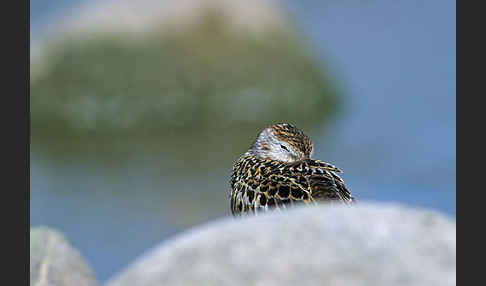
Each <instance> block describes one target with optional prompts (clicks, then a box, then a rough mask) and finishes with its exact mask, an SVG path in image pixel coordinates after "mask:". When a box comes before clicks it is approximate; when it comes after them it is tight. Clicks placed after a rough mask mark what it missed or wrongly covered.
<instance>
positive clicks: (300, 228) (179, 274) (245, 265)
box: [107, 203, 456, 286]
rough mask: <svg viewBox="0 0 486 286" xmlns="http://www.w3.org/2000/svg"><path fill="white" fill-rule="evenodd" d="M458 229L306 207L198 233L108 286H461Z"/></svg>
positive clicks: (434, 219) (409, 214)
mask: <svg viewBox="0 0 486 286" xmlns="http://www.w3.org/2000/svg"><path fill="white" fill-rule="evenodd" d="M455 284H456V225H455V221H453V220H451V219H449V218H447V217H444V216H443V215H441V214H438V213H435V212H432V211H428V210H420V209H411V208H408V207H404V206H400V205H381V204H366V203H360V204H359V205H357V206H355V207H351V208H349V207H342V206H335V207H326V206H324V207H316V208H301V209H295V210H292V211H287V212H283V213H273V214H270V215H262V216H258V217H251V218H244V219H232V218H226V219H222V220H219V221H215V222H211V223H208V224H206V225H202V226H200V227H196V228H194V229H192V230H190V231H188V232H185V233H183V234H181V235H179V236H177V237H175V238H173V239H172V240H171V241H168V242H167V243H162V244H161V245H159V246H157V247H156V248H154V249H153V250H151V251H149V252H148V253H147V254H145V255H144V256H142V257H141V258H139V259H138V260H137V261H135V262H134V263H133V265H131V266H129V267H128V269H126V270H125V271H123V272H122V273H121V274H120V275H118V276H117V277H114V278H113V279H112V280H110V281H109V282H108V283H107V285H108V286H129V285H130V286H131V285H139V286H154V285H265V286H271V285H279V286H281V285H299V286H303V285H328V286H332V285H346V286H354V285H374V286H377V285H378V286H379V285H386V286H389V285H394V286H397V285H414V286H417V285H427V286H431V285H440V286H446V285H455Z"/></svg>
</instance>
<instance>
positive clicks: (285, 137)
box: [246, 123, 313, 163]
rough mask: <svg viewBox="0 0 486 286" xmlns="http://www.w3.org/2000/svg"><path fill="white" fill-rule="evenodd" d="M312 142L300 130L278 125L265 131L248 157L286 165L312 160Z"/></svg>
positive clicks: (281, 124)
mask: <svg viewBox="0 0 486 286" xmlns="http://www.w3.org/2000/svg"><path fill="white" fill-rule="evenodd" d="M312 150H313V146H312V141H311V140H310V138H309V137H308V136H307V135H305V134H304V132H302V131H301V130H300V129H298V128H296V127H295V126H293V125H291V124H287V123H277V124H273V125H272V126H270V127H268V128H265V129H263V131H262V132H260V134H259V135H258V137H257V138H256V140H255V142H253V145H252V146H251V147H250V149H249V150H248V152H247V153H246V154H247V155H252V156H257V157H260V158H262V159H272V160H277V161H281V162H286V163H292V162H295V161H299V160H304V159H310V158H311V156H312Z"/></svg>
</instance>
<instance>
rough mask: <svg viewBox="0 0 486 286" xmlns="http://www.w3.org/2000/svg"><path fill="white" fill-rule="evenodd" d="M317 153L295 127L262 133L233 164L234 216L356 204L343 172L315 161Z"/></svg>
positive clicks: (307, 138) (268, 129)
mask: <svg viewBox="0 0 486 286" xmlns="http://www.w3.org/2000/svg"><path fill="white" fill-rule="evenodd" d="M288 149H292V150H288ZM312 149H313V148H312V142H311V140H310V138H309V137H307V136H306V135H305V134H304V133H303V132H302V131H301V130H299V129H297V128H296V127H294V126H292V125H290V124H282V123H281V124H275V125H272V126H270V127H269V128H267V129H265V130H264V131H262V133H260V135H259V137H258V138H257V139H256V140H255V142H254V143H253V145H252V147H251V148H250V149H249V150H248V152H246V153H245V154H244V155H243V156H241V157H240V158H239V159H238V160H237V161H236V163H235V164H234V166H233V171H232V175H231V193H230V207H231V213H232V214H233V215H239V214H242V213H257V212H259V211H267V210H270V209H285V208H288V207H290V206H293V205H297V204H316V203H319V202H341V203H352V202H354V198H353V196H352V195H351V194H350V192H349V191H348V190H347V189H346V187H345V186H344V183H343V181H342V180H341V178H340V177H339V176H338V175H337V173H340V172H341V171H340V170H339V169H338V168H336V167H335V166H333V165H331V164H328V163H325V162H323V161H319V160H314V159H311V158H310V157H311V155H312ZM279 152H283V154H287V153H288V156H287V157H285V156H283V155H282V154H279ZM281 155H282V156H281Z"/></svg>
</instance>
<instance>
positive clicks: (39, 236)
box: [30, 227, 99, 286]
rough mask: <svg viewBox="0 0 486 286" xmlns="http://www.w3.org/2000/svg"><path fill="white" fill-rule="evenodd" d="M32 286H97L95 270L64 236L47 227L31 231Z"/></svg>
mask: <svg viewBox="0 0 486 286" xmlns="http://www.w3.org/2000/svg"><path fill="white" fill-rule="evenodd" d="M30 285H33V286H64V285H65V286H96V285H99V284H98V282H97V281H96V278H95V277H94V274H93V271H92V270H91V268H90V267H89V266H88V264H87V263H86V262H85V261H84V258H83V257H82V256H81V254H79V252H78V251H77V250H76V249H74V248H73V247H72V246H71V245H70V244H69V242H68V241H67V240H66V239H65V238H64V236H63V235H62V234H61V233H60V232H58V231H56V230H53V229H50V228H47V227H36V228H32V229H31V230H30Z"/></svg>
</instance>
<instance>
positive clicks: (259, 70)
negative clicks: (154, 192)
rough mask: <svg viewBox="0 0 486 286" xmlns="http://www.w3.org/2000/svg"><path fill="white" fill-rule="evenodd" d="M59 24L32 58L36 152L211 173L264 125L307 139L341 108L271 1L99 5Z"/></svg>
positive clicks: (195, 0) (326, 78)
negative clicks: (150, 160)
mask: <svg viewBox="0 0 486 286" xmlns="http://www.w3.org/2000/svg"><path fill="white" fill-rule="evenodd" d="M90 5H93V4H90ZM60 23H62V24H59V25H57V26H58V27H59V28H57V29H56V30H55V31H54V30H53V31H52V35H51V36H50V37H47V38H45V39H41V40H39V42H38V44H34V47H33V49H32V55H31V57H32V60H31V62H32V69H31V70H32V75H31V78H32V81H31V119H32V120H31V122H32V124H31V136H32V137H31V138H32V139H31V140H32V149H33V151H35V152H36V151H41V152H48V153H49V154H51V155H53V157H59V158H64V157H66V155H68V156H76V155H77V156H78V157H81V158H86V157H87V156H91V157H93V158H95V159H98V158H99V157H100V156H113V157H123V156H125V155H126V153H129V152H146V153H147V154H150V156H154V154H163V156H164V159H167V158H169V157H171V156H172V157H174V158H176V159H177V161H179V162H184V165H186V166H187V164H188V163H189V162H192V164H200V162H205V160H209V159H211V160H212V162H213V163H212V164H213V165H217V164H218V163H219V162H221V160H223V161H224V160H225V159H226V161H228V160H234V158H235V154H240V153H241V152H242V151H244V150H245V149H246V148H248V146H249V145H250V144H251V143H252V141H253V139H254V138H255V137H256V135H257V133H258V132H259V131H260V130H261V129H263V128H264V127H266V126H267V125H270V124H272V123H275V122H281V121H284V122H290V123H294V124H296V125H297V126H299V127H300V128H302V129H304V130H306V132H312V131H313V130H314V129H315V128H317V127H318V126H322V124H323V123H324V122H325V121H326V120H327V119H328V118H329V116H331V115H332V114H334V113H335V111H336V108H337V106H338V102H339V100H338V91H337V90H336V88H335V86H334V85H333V83H332V79H331V77H330V76H329V75H328V74H327V72H326V71H325V70H324V67H322V66H320V64H319V63H318V62H317V60H316V59H315V58H314V56H313V55H312V51H311V50H310V49H309V48H308V47H307V45H306V42H305V40H304V39H302V38H301V37H300V36H299V34H298V32H297V31H296V29H295V27H294V26H293V25H292V23H291V22H290V21H289V20H288V19H287V18H286V17H285V15H284V13H283V12H282V11H281V10H280V9H279V7H278V6H276V5H274V3H273V2H271V1H261V0H252V1H221V0H183V1H147V0H145V1H126V0H125V1H123V0H117V1H101V2H97V3H96V4H95V5H94V6H86V7H84V8H81V9H78V10H73V13H72V14H70V15H68V16H66V17H65V19H64V20H62V21H60ZM34 42H35V41H34ZM220 159H221V160H220ZM204 167H206V165H204Z"/></svg>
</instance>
